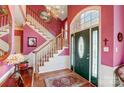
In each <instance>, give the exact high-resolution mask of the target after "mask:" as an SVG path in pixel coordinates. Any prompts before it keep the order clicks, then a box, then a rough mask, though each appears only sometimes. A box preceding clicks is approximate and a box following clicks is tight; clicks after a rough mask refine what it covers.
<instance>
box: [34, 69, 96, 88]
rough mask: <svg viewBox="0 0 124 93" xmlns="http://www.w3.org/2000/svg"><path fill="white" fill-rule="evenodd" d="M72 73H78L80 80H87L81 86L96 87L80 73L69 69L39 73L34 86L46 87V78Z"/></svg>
mask: <svg viewBox="0 0 124 93" xmlns="http://www.w3.org/2000/svg"><path fill="white" fill-rule="evenodd" d="M70 73H73V74H74V75H76V77H78V78H80V80H82V82H84V81H85V82H86V83H85V84H84V85H83V86H81V87H95V86H94V85H93V84H91V83H90V82H89V81H88V80H86V79H84V78H82V77H81V76H79V75H78V74H76V73H75V72H73V71H71V70H69V69H64V70H58V71H54V72H48V73H43V74H39V76H38V77H34V82H33V86H34V87H46V85H45V81H44V80H45V79H46V78H49V77H54V76H60V75H67V74H70Z"/></svg>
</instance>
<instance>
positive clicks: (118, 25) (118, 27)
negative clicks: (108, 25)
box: [113, 5, 124, 66]
mask: <svg viewBox="0 0 124 93" xmlns="http://www.w3.org/2000/svg"><path fill="white" fill-rule="evenodd" d="M118 32H121V33H123V35H124V6H120V5H117V6H114V64H113V66H117V65H119V64H121V63H124V40H123V42H118V40H117V34H118ZM116 48H117V51H116ZM122 51H123V52H122Z"/></svg>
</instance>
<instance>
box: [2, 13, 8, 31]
mask: <svg viewBox="0 0 124 93" xmlns="http://www.w3.org/2000/svg"><path fill="white" fill-rule="evenodd" d="M8 19H9V16H8V14H3V15H0V32H6V31H7V28H6V26H7V25H9V20H8Z"/></svg>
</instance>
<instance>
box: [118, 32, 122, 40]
mask: <svg viewBox="0 0 124 93" xmlns="http://www.w3.org/2000/svg"><path fill="white" fill-rule="evenodd" d="M117 39H118V41H119V42H122V41H123V34H122V33H121V32H119V33H118V35H117Z"/></svg>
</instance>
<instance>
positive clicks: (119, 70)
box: [115, 64, 124, 86]
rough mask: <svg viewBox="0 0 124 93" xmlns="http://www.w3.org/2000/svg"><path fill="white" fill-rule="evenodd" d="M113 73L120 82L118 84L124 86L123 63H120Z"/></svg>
mask: <svg viewBox="0 0 124 93" xmlns="http://www.w3.org/2000/svg"><path fill="white" fill-rule="evenodd" d="M115 74H116V76H117V78H118V80H119V82H120V86H124V64H123V65H120V66H119V67H118V68H117V69H116V70H115Z"/></svg>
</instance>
